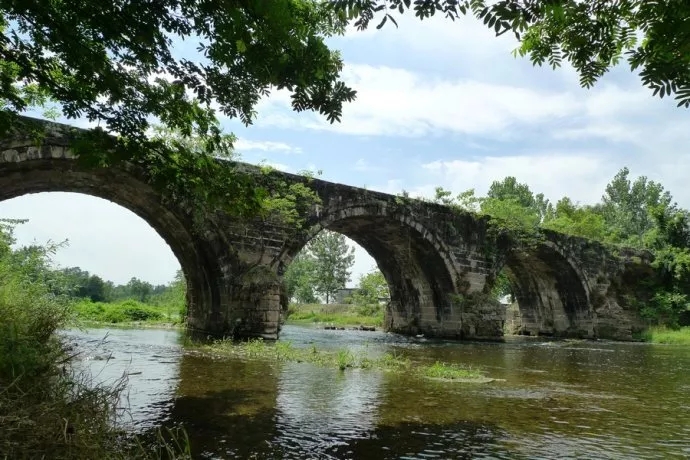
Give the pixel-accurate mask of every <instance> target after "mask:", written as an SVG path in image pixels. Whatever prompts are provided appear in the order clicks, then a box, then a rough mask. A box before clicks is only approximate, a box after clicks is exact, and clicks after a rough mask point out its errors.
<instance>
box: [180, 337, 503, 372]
mask: <svg viewBox="0 0 690 460" xmlns="http://www.w3.org/2000/svg"><path fill="white" fill-rule="evenodd" d="M186 346H187V348H189V349H194V350H197V351H201V352H203V353H208V354H212V355H221V356H225V357H230V358H232V357H235V358H245V359H247V358H248V359H263V360H271V361H290V362H298V363H310V364H313V365H317V366H323V367H333V368H337V369H340V370H341V371H344V370H346V369H372V370H378V371H388V372H406V373H407V374H409V375H417V376H420V377H432V378H444V379H451V380H460V379H462V380H467V381H470V380H477V381H479V380H481V381H491V380H492V379H487V378H486V377H484V375H483V374H482V372H480V371H479V370H477V369H472V368H469V367H463V366H460V365H458V364H450V363H442V362H436V363H434V364H433V365H431V366H427V365H421V364H418V363H415V362H413V361H411V360H410V359H409V358H407V357H405V356H402V355H400V354H396V353H384V354H383V355H381V356H377V357H371V356H369V355H368V354H367V351H366V349H365V350H360V351H358V352H353V351H352V350H349V349H346V348H341V349H338V350H319V349H317V347H316V345H314V344H311V345H310V346H309V347H295V346H293V344H292V343H291V342H290V341H278V342H274V343H271V342H266V341H264V340H262V339H253V340H249V341H246V342H233V341H231V340H218V341H216V342H214V343H212V344H201V343H191V344H190V343H188V344H187V345H186Z"/></svg>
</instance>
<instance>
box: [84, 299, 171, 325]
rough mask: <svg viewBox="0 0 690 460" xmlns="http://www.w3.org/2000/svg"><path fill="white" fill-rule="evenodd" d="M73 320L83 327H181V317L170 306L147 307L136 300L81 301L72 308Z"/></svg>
mask: <svg viewBox="0 0 690 460" xmlns="http://www.w3.org/2000/svg"><path fill="white" fill-rule="evenodd" d="M73 308H74V312H75V319H76V320H77V321H78V322H79V323H80V324H82V325H85V326H100V325H109V326H118V327H173V326H182V316H181V315H180V311H179V309H177V308H174V307H173V306H171V305H148V304H144V303H141V302H137V301H136V300H124V301H121V302H112V303H106V302H91V301H90V300H81V301H79V302H77V303H75V304H74V306H73Z"/></svg>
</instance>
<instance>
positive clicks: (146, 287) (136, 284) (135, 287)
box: [126, 277, 153, 303]
mask: <svg viewBox="0 0 690 460" xmlns="http://www.w3.org/2000/svg"><path fill="white" fill-rule="evenodd" d="M126 287H127V289H128V291H129V297H130V298H131V299H134V300H138V301H139V302H142V303H147V302H148V301H149V299H150V298H151V294H152V293H153V286H152V285H151V283H149V282H148V281H142V280H140V279H139V278H137V277H132V278H131V279H130V280H129V282H128V283H127V286H126Z"/></svg>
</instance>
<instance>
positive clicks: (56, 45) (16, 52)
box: [0, 0, 355, 216]
mask: <svg viewBox="0 0 690 460" xmlns="http://www.w3.org/2000/svg"><path fill="white" fill-rule="evenodd" d="M0 13H1V14H2V16H0V76H1V78H0V136H3V135H5V134H6V133H7V132H8V131H9V130H10V129H13V128H14V127H17V128H21V129H27V128H26V126H19V125H25V124H26V121H25V120H21V119H18V118H17V117H16V115H18V114H22V113H24V112H26V111H28V110H31V109H35V108H37V107H41V106H43V107H45V106H46V105H48V106H51V105H53V104H56V105H53V106H51V108H50V110H49V112H51V113H52V115H53V116H55V114H56V113H62V114H63V115H64V116H65V117H66V118H68V119H77V118H85V119H87V120H89V121H91V122H95V123H97V124H98V127H97V128H94V129H91V130H89V131H88V132H86V133H85V134H84V133H76V132H75V133H73V134H74V136H75V138H76V139H75V140H74V142H72V144H71V145H72V147H73V150H74V152H75V153H76V154H77V155H78V157H79V159H80V160H81V161H82V162H84V164H86V165H94V166H110V165H114V164H119V163H121V162H123V161H128V162H130V163H135V164H140V165H143V166H144V167H145V169H146V171H147V173H148V174H149V175H150V176H151V178H150V181H151V183H152V184H153V185H155V186H157V187H158V188H160V189H162V190H163V191H165V192H166V194H167V195H172V196H176V195H181V196H183V197H184V199H185V200H186V201H187V202H188V204H189V206H188V207H189V208H190V209H194V210H195V213H197V212H205V210H206V206H204V205H211V206H208V207H209V208H211V209H209V212H213V210H214V209H213V208H222V209H223V210H224V211H225V212H227V213H230V214H236V215H243V216H244V215H255V214H256V213H259V212H262V211H263V207H264V203H265V201H266V197H267V195H269V193H268V192H267V189H266V188H265V187H260V186H258V185H257V184H256V183H255V181H253V180H250V179H248V178H246V177H245V176H246V174H244V175H242V174H237V173H236V171H235V170H234V169H232V168H230V167H229V165H228V164H227V163H224V164H221V163H219V162H218V161H217V157H218V156H224V157H227V156H228V155H227V154H228V152H229V151H231V148H232V140H233V138H232V136H230V135H228V134H225V133H223V132H222V129H221V127H220V123H219V121H218V115H219V114H220V115H222V116H224V117H229V118H239V119H240V120H241V121H242V122H243V123H245V124H250V123H251V122H252V120H253V118H254V116H255V111H254V107H255V105H256V104H257V102H258V101H259V100H260V99H261V98H262V97H264V96H266V95H267V94H269V92H270V91H271V90H273V89H285V90H287V91H289V92H290V93H291V97H292V107H293V109H294V110H295V111H298V112H299V111H305V110H314V111H317V112H319V113H321V114H322V115H324V116H325V117H326V119H328V120H329V121H330V122H331V123H334V122H336V121H339V120H340V117H341V114H342V105H343V103H345V102H348V101H352V100H354V97H355V91H353V90H352V89H351V88H349V87H347V86H346V85H345V84H344V83H343V82H342V81H341V80H340V76H339V75H340V72H341V70H342V59H341V57H340V54H339V53H338V52H337V51H332V50H330V49H328V47H327V46H326V44H325V39H326V38H327V37H329V36H331V35H333V34H338V33H342V32H343V31H344V27H345V25H346V20H345V18H344V17H342V16H341V15H335V14H333V11H332V10H331V9H330V8H329V7H328V6H327V4H326V3H325V2H322V1H313V0H275V1H270V2H268V1H265V0H248V1H244V2H225V1H222V0H206V1H203V2H202V1H198V0H160V1H155V2H152V1H149V0H127V1H118V2H110V3H108V4H107V5H106V4H102V3H99V2H67V1H49V2H40V1H38V2H32V1H29V2H17V1H13V0H0ZM185 43H194V44H196V45H197V48H196V52H192V53H186V54H185V53H184V50H183V49H180V46H179V45H181V44H182V45H184V44H185ZM156 124H160V125H162V127H163V128H164V130H165V132H166V133H167V134H170V133H174V134H175V137H172V138H171V137H170V136H160V135H150V134H151V128H152V127H153V126H154V125H156ZM34 128H35V127H32V126H29V129H32V131H35V129H34ZM39 134H40V133H39ZM37 137H39V138H40V135H39V136H37ZM190 140H191V142H190ZM197 201H199V202H201V203H198V202H197ZM199 210H201V211H199Z"/></svg>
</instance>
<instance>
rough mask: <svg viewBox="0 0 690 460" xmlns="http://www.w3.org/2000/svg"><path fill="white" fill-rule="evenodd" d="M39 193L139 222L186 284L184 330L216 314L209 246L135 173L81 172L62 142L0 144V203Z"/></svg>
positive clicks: (216, 268) (215, 274)
mask: <svg viewBox="0 0 690 460" xmlns="http://www.w3.org/2000/svg"><path fill="white" fill-rule="evenodd" d="M40 192H75V193H83V194H86V195H92V196H95V197H98V198H103V199H106V200H109V201H112V202H114V203H116V204H118V205H120V206H122V207H124V208H126V209H128V210H130V211H132V212H134V213H135V214H136V215H138V216H139V217H141V218H142V219H144V221H146V222H147V223H148V224H149V225H150V226H151V227H152V228H153V229H154V230H155V231H156V232H157V233H158V234H159V235H160V236H161V237H162V238H163V240H164V241H165V242H166V243H167V244H168V245H169V246H170V248H171V250H172V251H173V254H174V255H175V257H176V258H177V259H178V261H179V262H180V265H181V267H182V270H183V272H184V274H185V277H186V279H187V303H188V306H189V321H188V324H189V326H190V327H191V328H192V329H194V328H197V327H198V328H199V329H204V328H205V327H206V325H208V324H210V322H209V321H208V319H209V318H211V317H213V315H214V314H215V315H217V314H218V311H219V310H220V302H221V292H220V289H219V286H218V279H219V277H220V276H221V270H220V265H219V260H218V255H217V252H216V251H215V250H214V247H213V242H212V241H208V240H206V239H204V238H200V237H199V236H198V235H197V234H195V233H194V230H193V228H194V227H193V224H192V221H191V218H190V216H189V215H187V214H186V213H184V212H183V211H182V210H181V209H176V207H175V206H171V205H169V204H165V203H164V202H163V200H162V197H161V195H160V193H158V192H157V191H155V190H154V189H153V188H152V187H151V186H150V185H148V184H147V182H146V180H145V178H144V175H143V173H142V171H139V170H137V169H136V168H131V167H130V168H115V167H109V168H94V167H88V168H87V167H83V166H82V165H80V163H79V162H78V161H77V160H76V159H75V158H74V156H73V154H72V153H71V151H70V149H69V144H68V143H67V142H66V141H65V139H52V140H51V139H50V138H48V139H45V140H44V141H43V142H42V143H41V145H37V144H36V142H35V141H34V140H30V139H24V138H22V137H21V136H17V138H14V139H5V140H1V141H0V201H4V200H7V199H11V198H15V197H19V196H22V195H26V194H32V193H40Z"/></svg>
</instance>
